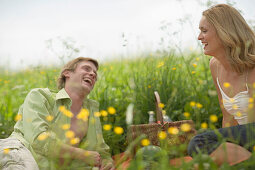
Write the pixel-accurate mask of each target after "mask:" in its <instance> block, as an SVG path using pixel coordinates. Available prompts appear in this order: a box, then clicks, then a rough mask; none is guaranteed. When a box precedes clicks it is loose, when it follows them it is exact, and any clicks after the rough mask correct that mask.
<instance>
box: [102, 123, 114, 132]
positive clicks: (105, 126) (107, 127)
mask: <svg viewBox="0 0 255 170" xmlns="http://www.w3.org/2000/svg"><path fill="white" fill-rule="evenodd" d="M111 128H112V125H110V124H105V125H104V126H103V129H104V130H106V131H108V130H111Z"/></svg>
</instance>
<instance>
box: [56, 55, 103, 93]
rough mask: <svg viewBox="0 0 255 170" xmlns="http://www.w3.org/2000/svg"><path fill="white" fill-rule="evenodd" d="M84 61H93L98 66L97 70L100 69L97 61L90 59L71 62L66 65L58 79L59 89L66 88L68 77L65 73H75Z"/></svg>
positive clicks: (80, 58)
mask: <svg viewBox="0 0 255 170" xmlns="http://www.w3.org/2000/svg"><path fill="white" fill-rule="evenodd" d="M82 61H91V62H92V63H93V64H94V65H95V66H96V68H97V70H98V68H99V65H98V62H97V60H95V59H92V58H88V57H78V58H76V59H74V60H71V61H69V62H68V63H67V64H66V65H64V67H63V68H62V70H61V72H60V75H59V77H58V81H57V86H58V89H62V88H64V87H65V82H66V77H65V75H64V72H65V71H66V70H68V71H72V72H74V71H75V69H76V67H77V65H78V64H79V63H80V62H82Z"/></svg>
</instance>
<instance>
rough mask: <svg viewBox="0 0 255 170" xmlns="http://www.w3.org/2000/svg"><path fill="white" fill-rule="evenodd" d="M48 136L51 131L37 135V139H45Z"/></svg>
mask: <svg viewBox="0 0 255 170" xmlns="http://www.w3.org/2000/svg"><path fill="white" fill-rule="evenodd" d="M48 136H49V133H47V132H43V133H41V134H40V135H39V136H38V137H37V139H38V140H40V141H42V140H45V139H46V138H47V137H48Z"/></svg>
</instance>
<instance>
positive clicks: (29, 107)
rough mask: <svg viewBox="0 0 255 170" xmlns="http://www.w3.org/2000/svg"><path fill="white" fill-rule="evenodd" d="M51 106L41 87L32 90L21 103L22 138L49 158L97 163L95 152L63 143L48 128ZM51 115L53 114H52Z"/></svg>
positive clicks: (97, 158)
mask: <svg viewBox="0 0 255 170" xmlns="http://www.w3.org/2000/svg"><path fill="white" fill-rule="evenodd" d="M50 109H51V106H50V104H49V102H48V100H47V98H46V95H45V94H44V93H43V90H42V89H34V90H32V91H31V92H30V93H29V94H28V95H27V97H26V99H25V101H24V105H23V117H22V119H23V127H24V138H25V139H26V140H27V141H28V142H29V143H30V145H31V146H32V148H33V149H34V151H35V152H36V153H39V154H41V155H44V156H46V157H49V158H71V159H79V160H82V161H84V162H85V163H87V164H89V165H95V166H96V165H99V163H100V155H99V154H98V153H97V152H93V151H85V150H83V149H80V148H76V147H73V146H70V145H67V144H65V143H64V142H62V141H61V140H60V139H58V138H57V136H56V134H55V133H54V132H52V131H51V130H50V122H49V121H47V116H49V115H52V114H53V113H52V110H50ZM52 116H53V115H52Z"/></svg>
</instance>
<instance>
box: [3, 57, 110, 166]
mask: <svg viewBox="0 0 255 170" xmlns="http://www.w3.org/2000/svg"><path fill="white" fill-rule="evenodd" d="M97 70H98V63H97V61H96V60H94V59H91V58H84V57H79V58H76V59H74V60H72V61H70V62H69V63H67V64H66V65H65V66H64V67H63V69H62V71H61V74H60V76H59V79H58V88H59V89H60V91H59V92H58V93H53V92H51V91H50V90H49V89H48V88H44V89H42V88H38V89H33V90H32V91H31V92H30V93H29V94H28V95H27V97H26V99H25V101H24V103H23V105H22V106H21V107H20V109H19V114H20V116H21V117H22V118H21V119H20V120H19V121H18V122H17V123H16V125H15V126H14V132H13V133H12V134H11V136H10V137H9V138H7V139H2V140H0V169H5V168H6V169H26V170H27V169H38V166H39V168H40V169H47V170H49V169H59V168H60V169H75V170H76V169H92V168H93V167H99V168H100V169H105V170H108V169H114V167H113V163H112V159H111V156H110V154H109V153H108V152H107V151H108V149H109V147H108V146H107V145H106V144H105V142H104V139H103V136H102V130H101V123H100V118H99V117H98V107H99V105H98V103H97V102H95V101H93V100H90V99H88V98H87V96H88V94H89V93H90V92H91V90H92V89H93V87H94V85H95V82H96V80H97ZM24 146H25V147H24ZM1 150H2V151H1ZM31 153H32V155H33V156H32V155H31ZM36 162H37V163H36ZM37 164H38V166H37Z"/></svg>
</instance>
